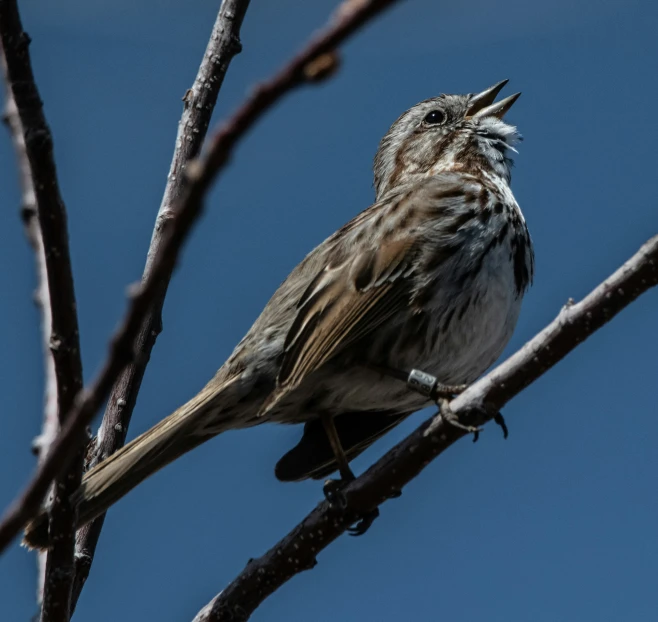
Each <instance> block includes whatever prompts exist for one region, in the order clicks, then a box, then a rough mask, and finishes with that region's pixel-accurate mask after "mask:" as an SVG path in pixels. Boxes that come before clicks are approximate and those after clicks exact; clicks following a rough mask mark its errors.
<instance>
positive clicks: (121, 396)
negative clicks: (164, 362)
mask: <svg viewBox="0 0 658 622" xmlns="http://www.w3.org/2000/svg"><path fill="white" fill-rule="evenodd" d="M248 6H249V0H223V1H222V4H221V6H220V8H219V12H218V14H217V19H216V20H215V25H214V26H213V29H212V32H211V34H210V39H209V41H208V45H207V47H206V51H205V53H204V55H203V60H202V61H201V65H200V67H199V71H198V73H197V76H196V79H195V80H194V84H193V85H192V88H190V89H189V90H188V91H187V93H186V94H185V97H184V98H183V102H184V107H183V115H182V117H181V119H180V121H179V123H178V135H177V136H176V147H175V149H174V155H173V159H172V161H171V167H170V169H169V175H168V177H167V185H166V187H165V191H164V197H163V199H162V204H161V205H160V209H159V210H158V214H157V217H156V221H155V228H154V230H153V235H152V237H151V245H150V247H149V250H148V255H147V258H146V267H145V268H144V274H143V276H142V281H145V280H147V279H148V278H149V277H150V275H151V273H152V271H153V265H154V261H155V260H156V258H157V257H158V254H159V252H160V248H161V246H162V243H163V239H164V235H165V232H166V231H167V229H168V228H169V227H170V225H171V223H172V217H173V216H174V214H175V211H174V210H175V202H176V201H177V200H178V199H179V198H180V196H181V194H182V192H183V188H184V186H185V182H186V176H185V169H186V167H187V164H188V163H189V162H190V161H191V160H192V159H193V158H196V157H197V156H198V155H199V152H200V151H201V146H202V144H203V141H204V139H205V137H206V132H207V130H208V125H209V124H210V118H211V116H212V113H213V110H214V108H215V103H216V101H217V96H218V94H219V90H220V89H221V86H222V82H223V81H224V76H225V75H226V72H227V70H228V67H229V65H230V63H231V61H232V60H233V57H234V56H235V55H236V54H238V53H239V52H240V51H241V49H242V46H241V44H240V28H241V26H242V20H243V19H244V15H245V13H246V11H247V8H248ZM172 270H173V265H172V266H170V269H169V270H167V271H165V272H164V273H163V274H161V276H160V279H159V281H158V283H157V286H156V288H155V290H154V292H153V294H152V303H151V307H150V309H149V311H148V312H147V313H146V316H145V318H144V321H143V322H142V325H141V327H140V329H139V332H138V334H137V337H136V339H135V341H134V345H133V351H134V360H133V362H132V363H130V365H128V366H127V367H125V368H124V369H123V371H122V372H121V374H120V375H119V377H118V378H117V380H116V382H115V383H114V387H113V388H112V392H111V393H110V398H109V400H108V403H107V405H106V407H105V414H104V416H103V421H102V422H101V425H100V428H99V430H98V435H97V437H96V439H95V442H94V444H93V449H92V451H91V452H90V454H88V455H89V459H88V464H87V465H86V466H87V468H91V467H93V466H94V465H95V464H97V463H98V462H100V461H101V460H104V459H105V458H107V457H108V456H110V455H112V454H113V453H114V452H115V451H117V450H118V449H120V448H121V447H123V444H124V443H125V440H126V434H127V432H128V425H129V424H130V418H131V416H132V413H133V409H134V408H135V403H136V401H137V394H138V393H139V389H140V387H141V384H142V378H143V377H144V372H145V371H146V366H147V365H148V362H149V358H150V356H151V350H152V349H153V346H154V345H155V340H156V339H157V336H158V334H159V333H160V331H161V330H162V328H161V326H162V307H163V305H164V300H165V296H166V294H167V287H168V285H169V281H170V280H171V276H172ZM104 519H105V515H104V514H103V515H102V516H99V517H98V518H97V519H96V520H94V521H93V522H91V523H89V524H87V525H85V526H84V527H82V529H80V530H79V531H78V533H77V537H76V554H75V569H76V572H75V581H74V584H73V596H72V608H75V604H76V603H77V600H78V597H79V596H80V592H81V590H82V588H83V586H84V583H85V581H86V580H87V576H88V575H89V570H90V569H91V564H92V561H93V558H94V553H95V551H96V544H97V543H98V538H99V536H100V532H101V529H102V528H103V521H104Z"/></svg>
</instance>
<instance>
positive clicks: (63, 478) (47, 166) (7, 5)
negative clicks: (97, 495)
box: [0, 0, 83, 621]
mask: <svg viewBox="0 0 658 622" xmlns="http://www.w3.org/2000/svg"><path fill="white" fill-rule="evenodd" d="M0 40H1V42H2V51H3V55H4V62H5V70H6V81H7V88H8V91H10V92H11V96H12V97H13V100H14V102H15V104H16V109H17V111H18V117H19V119H20V126H21V129H22V133H23V138H24V142H25V157H26V159H27V165H28V166H29V176H30V178H31V185H32V188H33V189H34V199H35V203H36V208H37V213H38V217H39V218H38V220H39V228H40V229H41V239H42V241H43V257H44V259H45V271H46V277H47V289H48V292H49V294H50V295H49V302H50V312H51V326H50V327H49V330H50V344H49V346H50V351H51V352H52V358H53V361H54V371H55V379H56V384H57V412H58V418H59V423H60V425H64V423H65V422H66V420H67V418H68V417H69V413H70V412H71V410H72V406H73V401H74V399H75V396H76V395H77V393H78V392H79V391H80V390H81V389H82V362H81V359H80V343H79V334H78V316H77V310H76V304H75V291H74V288H73V274H72V271H71V260H70V257H69V246H68V230H67V222H66V208H65V207H64V202H63V201H62V198H61V196H60V192H59V186H58V182H57V172H56V169H55V161H54V158H53V142H52V136H51V133H50V128H49V127H48V124H47V123H46V119H45V117H44V114H43V105H42V102H41V98H40V97H39V92H38V90H37V87H36V84H35V82H34V75H33V73H32V67H31V63H30V56H29V52H28V46H29V43H30V40H29V37H28V36H27V35H26V34H25V33H24V32H23V27H22V24H21V21H20V16H19V14H18V7H17V6H16V0H0ZM27 174H28V173H27V170H24V175H27ZM26 183H30V182H28V181H27V179H26V180H24V184H26ZM35 226H36V225H35ZM35 235H37V234H36V233H35ZM82 449H83V448H82V445H81V444H80V446H79V447H77V448H73V449H72V451H71V452H70V453H71V454H72V455H71V457H70V459H69V460H68V461H67V463H68V464H67V465H66V466H67V467H68V470H67V471H63V470H61V471H60V472H59V473H58V477H57V479H56V482H55V494H54V499H53V505H52V509H51V514H50V533H51V535H52V538H53V539H52V542H53V546H52V547H51V549H50V551H49V553H48V556H47V562H46V577H45V583H44V595H43V608H42V618H41V619H42V620H49V621H50V620H52V621H55V620H62V621H67V620H68V619H69V601H70V595H71V584H72V580H73V546H74V538H75V529H74V525H75V508H74V507H73V506H72V505H71V504H70V502H69V496H70V495H71V493H72V492H73V491H74V490H75V489H76V488H77V487H78V486H79V485H80V479H81V477H82ZM47 461H48V457H45V458H44V459H43V460H42V465H43V464H45V463H46V462H47Z"/></svg>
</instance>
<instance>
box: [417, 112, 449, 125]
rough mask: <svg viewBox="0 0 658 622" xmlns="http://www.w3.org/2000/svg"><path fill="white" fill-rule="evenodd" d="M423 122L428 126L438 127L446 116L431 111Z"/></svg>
mask: <svg viewBox="0 0 658 622" xmlns="http://www.w3.org/2000/svg"><path fill="white" fill-rule="evenodd" d="M423 120H424V122H425V123H427V124H428V125H440V124H441V123H443V122H444V121H445V120H446V115H445V114H444V113H443V112H441V111H440V110H432V112H429V113H427V116H426V117H425V119H423Z"/></svg>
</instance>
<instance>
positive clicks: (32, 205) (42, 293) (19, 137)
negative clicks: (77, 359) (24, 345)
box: [2, 57, 59, 608]
mask: <svg viewBox="0 0 658 622" xmlns="http://www.w3.org/2000/svg"><path fill="white" fill-rule="evenodd" d="M2 60H3V70H4V74H5V75H6V73H7V69H6V67H5V64H4V57H3V58H2ZM5 90H6V93H5V112H4V116H3V121H4V123H5V125H6V126H7V129H8V130H9V133H10V135H11V140H12V143H13V144H14V151H15V152H16V163H17V164H18V175H19V181H20V188H21V206H20V214H21V220H22V221H23V226H24V229H25V236H26V237H27V240H28V242H29V243H30V246H31V247H32V250H33V251H34V264H35V268H36V281H37V286H36V288H35V291H34V300H35V303H36V304H37V307H38V308H39V312H40V314H41V336H42V340H41V342H42V344H43V367H44V380H45V381H44V409H43V423H42V425H41V434H39V436H38V437H36V438H35V439H34V440H33V441H32V451H33V452H34V454H35V455H36V456H37V458H38V460H39V462H41V461H42V460H43V458H44V456H45V455H46V454H47V453H48V449H49V448H50V445H51V443H52V442H53V441H54V440H55V438H56V436H57V430H58V428H59V421H58V419H57V379H56V378H55V362H54V360H53V356H52V353H51V352H50V328H51V325H52V314H51V311H50V293H49V292H48V279H47V276H46V256H45V253H44V249H43V240H42V239H41V229H40V227H39V215H38V214H37V200H36V196H35V194H34V184H33V183H32V174H31V171H30V163H29V161H28V159H27V152H26V150H25V138H24V135H23V134H24V133H23V126H22V124H21V119H20V117H19V116H18V108H16V102H15V101H14V96H13V95H12V92H11V90H10V89H9V88H7V89H5ZM45 576H46V552H45V551H39V552H38V554H37V604H38V606H39V608H41V602H42V600H43V582H44V579H45Z"/></svg>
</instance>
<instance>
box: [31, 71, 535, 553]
mask: <svg viewBox="0 0 658 622" xmlns="http://www.w3.org/2000/svg"><path fill="white" fill-rule="evenodd" d="M506 83H507V81H506V80H505V81H503V82H500V83H498V84H496V85H494V86H492V87H490V88H488V89H486V90H485V91H483V92H481V93H479V94H476V95H473V94H470V95H440V96H439V97H435V98H432V99H428V100H426V101H423V102H421V103H419V104H417V105H416V106H414V107H413V108H411V109H410V110H408V111H407V112H405V113H404V114H403V115H402V116H401V117H400V118H399V119H398V120H397V121H396V122H395V123H394V124H393V125H392V127H391V128H390V130H389V132H388V133H387V134H386V136H384V138H383V139H382V141H381V143H380V145H379V150H378V152H377V155H376V157H375V164H374V169H375V188H376V195H377V196H376V202H375V203H374V204H373V205H372V206H370V207H369V208H368V209H366V210H365V211H363V212H361V213H360V214H359V215H358V216H356V217H355V218H354V219H353V220H351V221H350V222H349V223H347V224H346V225H345V226H344V227H342V228H341V229H339V230H338V231H337V232H336V233H334V234H333V235H332V236H331V237H329V238H328V239H327V240H325V241H324V242H323V243H322V244H320V245H319V246H318V247H317V248H316V249H315V250H313V251H312V252H311V253H310V254H309V255H308V256H307V257H306V258H305V259H304V260H303V261H302V262H301V263H300V264H299V265H298V266H297V267H296V268H295V269H294V270H293V271H292V273H291V274H290V275H289V276H288V278H287V279H286V280H285V281H284V283H283V284H282V285H281V286H280V287H279V289H278V290H277V291H276V292H275V294H274V296H273V297H272V299H271V300H270V301H269V303H268V304H267V306H266V307H265V309H264V310H263V312H262V314H261V315H260V317H259V318H258V319H257V320H256V322H255V323H254V325H253V327H252V328H251V330H250V331H249V332H248V333H247V335H246V336H245V337H244V339H242V341H241V342H240V343H239V344H238V346H237V347H236V348H235V351H234V352H233V354H232V355H231V357H230V358H229V359H228V361H226V363H225V364H224V365H223V366H222V367H221V368H220V369H219V371H218V372H217V374H216V375H215V376H214V378H213V379H212V380H211V381H210V382H209V383H208V384H207V385H206V386H205V387H204V388H203V389H202V390H201V392H200V393H199V394H198V395H196V396H195V397H194V398H192V399H191V400H190V401H189V402H188V403H187V404H185V405H184V406H182V407H181V408H179V409H178V410H176V411H175V412H174V413H173V414H172V415H170V416H169V417H167V418H166V419H164V420H163V421H161V422H160V423H158V424H157V425H155V426H154V427H153V428H152V429H150V430H148V431H147V432H145V433H144V434H142V435H141V436H139V437H138V438H136V439H135V440H133V441H132V442H130V443H129V444H128V445H126V446H125V447H124V448H123V449H122V450H120V451H118V452H117V453H115V454H114V455H113V456H110V457H109V458H108V459H107V460H105V461H104V462H102V463H100V464H99V465H98V466H96V467H95V468H93V469H92V470H91V471H89V472H88V473H87V474H86V475H85V477H84V480H83V482H82V485H81V486H80V488H79V490H78V491H77V493H76V494H75V501H76V502H77V504H78V521H79V523H78V524H79V525H83V524H85V523H87V522H88V521H90V520H92V519H93V518H95V517H96V516H98V515H99V514H101V513H102V512H104V511H105V510H106V509H107V508H108V507H109V506H110V505H112V504H113V503H115V502H116V501H117V500H119V499H120V498H121V497H123V496H124V495H125V494H126V493H128V492H129V491H130V490H131V489H132V488H134V487H135V486H137V485H138V484H139V483H140V482H141V481H143V480H144V479H146V478H147V477H148V476H150V475H151V474H153V473H154V472H156V471H157V470H158V469H160V468H162V467H163V466H165V465H166V464H168V463H169V462H171V461H173V460H175V459H176V458H177V457H179V456H180V455H181V454H183V453H185V452H187V451H189V450H191V449H192V448H194V447H196V446H197V445H199V444H200V443H203V442H204V441H206V440H208V439H209V438H211V437H213V436H215V435H217V434H219V433H221V432H223V431H225V430H228V429H235V428H245V427H249V426H252V425H255V424H258V423H262V422H278V423H301V422H304V423H305V424H306V425H305V428H304V435H303V437H302V440H301V441H300V443H299V445H297V447H295V448H294V449H293V450H291V451H290V452H288V453H287V454H286V455H285V456H284V457H283V458H282V459H281V460H280V461H279V463H278V464H277V466H276V475H277V477H278V478H279V479H280V480H288V481H290V480H300V479H304V478H307V477H315V478H318V477H323V476H324V475H326V474H328V473H331V472H332V471H333V470H335V469H336V468H337V467H338V466H340V467H341V473H342V475H343V476H344V477H349V476H350V475H351V472H350V471H349V466H347V460H348V459H352V458H353V457H354V456H356V455H358V454H359V453H360V452H361V451H363V450H364V449H365V448H366V447H367V446H368V445H370V444H371V443H372V442H373V441H374V440H375V439H376V438H378V437H379V436H381V435H382V434H383V433H384V432H385V431H386V430H388V429H390V428H391V427H393V426H394V425H396V424H397V423H399V422H400V421H401V420H402V419H403V418H404V417H406V416H408V415H409V414H410V413H412V412H414V411H416V410H419V409H421V408H423V407H425V406H428V405H429V404H430V402H431V400H430V399H429V398H428V397H426V396H423V395H421V394H419V393H417V392H414V391H411V390H410V389H409V388H408V387H407V385H406V384H405V383H404V382H401V381H400V380H398V379H396V378H393V377H391V376H390V375H389V374H388V373H387V372H386V370H387V369H388V370H401V371H409V370H411V369H412V368H418V369H421V370H424V371H427V372H429V373H431V374H433V375H435V376H436V378H437V379H438V380H439V381H440V382H442V383H445V384H461V383H469V382H472V381H473V380H475V379H476V378H477V377H478V376H479V375H480V374H481V373H482V372H483V371H484V370H485V369H487V367H489V366H490V365H491V364H492V363H493V362H494V361H495V360H496V358H497V357H498V356H499V355H500V353H501V351H502V350H503V348H504V346H505V345H506V343H507V341H508V340H509V338H510V336H511V335H512V331H513V329H514V326H515V324H516V321H517V317H518V315H519V310H520V306H521V299H522V297H523V294H524V292H525V291H526V289H527V287H528V286H529V284H530V282H531V279H532V273H533V252H532V247H531V242H530V237H529V235H528V230H527V228H526V224H525V220H524V218H523V215H522V214H521V210H520V209H519V206H518V205H517V203H516V201H515V199H514V196H513V195H512V192H511V190H510V187H509V184H510V177H511V175H510V168H511V166H512V160H511V159H510V157H509V152H510V151H515V150H514V148H513V145H514V143H515V142H516V141H517V140H518V138H519V136H518V134H517V131H516V128H515V127H513V126H511V125H508V124H507V123H505V122H504V121H503V120H502V119H503V116H504V115H505V113H506V112H507V111H508V110H509V109H510V107H511V106H512V104H513V103H514V102H515V101H516V99H517V98H518V96H519V94H518V93H517V94H515V95H512V96H510V97H508V98H506V99H503V100H502V101H499V102H497V103H495V99H496V96H497V95H498V93H499V92H500V90H501V89H502V88H503V86H504V85H505V84H506ZM343 452H344V453H343ZM46 525H47V521H44V518H43V515H42V517H40V518H38V519H36V520H35V521H34V522H33V523H32V524H31V525H30V526H29V527H28V529H27V531H26V540H27V542H28V543H29V544H32V545H35V546H43V545H45V544H46V543H47V531H46V530H45V529H44V527H45V526H46Z"/></svg>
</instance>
